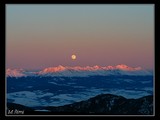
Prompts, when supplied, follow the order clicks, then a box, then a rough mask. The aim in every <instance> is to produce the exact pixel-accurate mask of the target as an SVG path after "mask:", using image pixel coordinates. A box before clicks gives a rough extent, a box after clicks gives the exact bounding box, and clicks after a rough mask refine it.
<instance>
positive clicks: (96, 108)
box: [7, 94, 153, 115]
mask: <svg viewBox="0 0 160 120" xmlns="http://www.w3.org/2000/svg"><path fill="white" fill-rule="evenodd" d="M7 108H8V110H11V109H12V110H14V109H19V110H24V112H25V114H36V115H43V114H49V115H56V114H57V115H58V114H59V115H72V114H74V115H153V96H152V95H148V96H144V97H141V98H139V99H126V98H124V97H122V96H117V95H112V94H101V95H98V96H96V97H93V98H90V99H88V100H86V101H81V102H76V103H73V104H69V105H64V106H59V107H54V106H48V107H40V108H39V109H42V110H48V112H43V111H35V110H36V108H29V107H25V106H22V105H18V104H15V103H8V104H7Z"/></svg>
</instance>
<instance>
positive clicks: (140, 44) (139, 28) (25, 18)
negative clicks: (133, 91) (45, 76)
mask: <svg viewBox="0 0 160 120" xmlns="http://www.w3.org/2000/svg"><path fill="white" fill-rule="evenodd" d="M22 6H23V7H22ZM75 6H76V5H57V6H56V5H53V6H52V5H50V6H47V5H39V6H38V5H35V6H34V5H7V12H6V67H7V68H23V69H43V68H47V67H54V66H58V65H62V66H94V65H99V66H109V65H111V66H115V65H118V64H126V65H128V66H131V67H139V66H140V67H142V68H145V69H154V14H153V10H154V9H153V5H131V6H130V7H128V6H129V5H128V6H127V5H126V6H125V5H122V6H121V5H117V6H116V5H112V6H109V5H106V6H105V5H103V6H102V5H88V6H87V5H77V6H76V7H75ZM72 54H75V55H76V56H77V59H76V60H74V61H73V60H72V59H71V55H72Z"/></svg>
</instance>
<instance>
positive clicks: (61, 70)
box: [6, 64, 153, 77]
mask: <svg viewBox="0 0 160 120" xmlns="http://www.w3.org/2000/svg"><path fill="white" fill-rule="evenodd" d="M95 75H100V76H108V75H144V76H145V75H153V72H152V71H149V70H145V69H142V68H141V67H135V68H133V67H129V66H127V65H124V64H121V65H117V66H106V67H101V66H98V65H96V66H93V67H90V66H86V67H80V66H75V67H69V66H61V65H59V66H57V67H49V68H45V69H43V70H39V71H36V72H35V71H28V70H24V69H10V68H8V69H7V70H6V76H7V77H26V76H63V77H67V76H68V77H76V76H78V77H87V76H95Z"/></svg>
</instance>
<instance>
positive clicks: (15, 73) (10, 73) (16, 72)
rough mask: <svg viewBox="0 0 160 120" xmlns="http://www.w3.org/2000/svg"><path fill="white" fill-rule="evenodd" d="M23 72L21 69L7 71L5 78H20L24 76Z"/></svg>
mask: <svg viewBox="0 0 160 120" xmlns="http://www.w3.org/2000/svg"><path fill="white" fill-rule="evenodd" d="M24 72H25V71H24V70H23V69H7V70H6V75H7V77H22V76H26V75H25V74H24Z"/></svg>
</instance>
